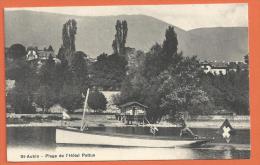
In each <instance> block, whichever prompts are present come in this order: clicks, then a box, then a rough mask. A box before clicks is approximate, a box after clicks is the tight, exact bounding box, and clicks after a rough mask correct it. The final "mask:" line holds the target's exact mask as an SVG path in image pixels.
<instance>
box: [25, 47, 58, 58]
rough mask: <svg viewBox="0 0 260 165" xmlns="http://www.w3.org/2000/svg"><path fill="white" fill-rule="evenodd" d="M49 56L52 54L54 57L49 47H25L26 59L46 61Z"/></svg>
mask: <svg viewBox="0 0 260 165" xmlns="http://www.w3.org/2000/svg"><path fill="white" fill-rule="evenodd" d="M50 56H52V57H53V58H54V57H56V56H55V54H54V51H53V49H52V48H51V49H46V48H44V49H43V50H39V49H38V48H37V47H28V48H27V55H26V60H27V61H34V60H40V61H46V60H47V59H48V58H49V57H50Z"/></svg>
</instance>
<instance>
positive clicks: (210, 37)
mask: <svg viewBox="0 0 260 165" xmlns="http://www.w3.org/2000/svg"><path fill="white" fill-rule="evenodd" d="M72 18H74V19H75V20H76V21H77V27H78V31H77V35H76V49H77V50H82V51H84V52H86V54H88V55H89V56H91V57H96V56H98V55H99V54H101V53H102V52H106V53H111V52H112V47H111V45H112V40H113V39H114V34H115V28H114V26H115V23H116V20H117V19H125V20H127V23H128V38H127V43H126V46H129V47H134V48H136V49H142V50H144V51H147V50H149V48H150V47H151V46H152V45H153V44H154V43H156V42H158V43H162V41H163V39H164V33H165V29H166V28H167V26H169V24H167V23H165V22H163V21H161V20H158V19H155V18H153V17H150V16H145V15H119V16H97V17H89V16H70V15H61V14H52V13H42V12H33V11H5V44H6V45H5V46H6V47H8V46H10V45H12V44H14V43H21V44H23V45H25V46H32V45H34V46H38V47H40V48H43V47H44V46H46V47H47V46H48V45H52V46H53V48H54V49H55V51H56V52H57V51H58V49H59V47H60V46H61V44H62V39H61V31H62V26H63V24H64V23H65V22H66V21H67V20H68V19H72ZM175 30H176V33H177V35H178V40H179V50H182V51H183V52H184V55H189V56H190V55H198V57H199V58H200V59H203V60H204V59H209V60H233V61H237V60H239V61H240V60H243V56H244V55H245V54H247V53H248V45H247V43H248V34H247V28H246V27H239V28H238V27H232V28H201V29H194V30H191V31H185V30H182V29H181V28H178V27H176V29H175Z"/></svg>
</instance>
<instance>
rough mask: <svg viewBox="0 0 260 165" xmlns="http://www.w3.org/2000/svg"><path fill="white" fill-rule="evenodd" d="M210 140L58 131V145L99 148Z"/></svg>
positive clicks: (158, 145) (159, 146) (179, 143)
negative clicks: (93, 146)
mask: <svg viewBox="0 0 260 165" xmlns="http://www.w3.org/2000/svg"><path fill="white" fill-rule="evenodd" d="M207 142H208V140H195V139H189V140H185V139H183V140H176V139H174V140H172V139H156V138H151V139H149V138H140V137H135V136H132V137H124V136H116V135H113V136H111V135H106V134H95V133H88V132H80V131H78V130H70V129H59V128H57V129H56V143H57V144H75V145H76V144H77V145H97V146H124V147H153V148H165V147H167V148H169V147H178V146H196V144H198V145H201V144H204V143H207Z"/></svg>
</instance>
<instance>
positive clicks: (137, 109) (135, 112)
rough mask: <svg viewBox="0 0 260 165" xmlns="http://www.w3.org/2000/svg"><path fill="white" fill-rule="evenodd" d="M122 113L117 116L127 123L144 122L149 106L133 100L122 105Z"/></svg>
mask: <svg viewBox="0 0 260 165" xmlns="http://www.w3.org/2000/svg"><path fill="white" fill-rule="evenodd" d="M119 107H120V114H118V115H116V118H117V119H118V120H120V121H122V122H124V123H126V124H133V122H134V123H135V124H144V122H145V118H146V110H147V109H148V107H147V106H146V105H143V104H141V103H139V102H136V101H133V102H128V103H125V104H123V105H120V106H119Z"/></svg>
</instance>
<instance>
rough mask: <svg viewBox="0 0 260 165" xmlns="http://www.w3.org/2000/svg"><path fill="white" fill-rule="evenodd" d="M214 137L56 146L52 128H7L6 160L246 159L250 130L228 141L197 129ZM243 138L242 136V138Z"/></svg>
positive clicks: (166, 131) (164, 133)
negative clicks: (180, 142) (201, 141)
mask: <svg viewBox="0 0 260 165" xmlns="http://www.w3.org/2000/svg"><path fill="white" fill-rule="evenodd" d="M91 129H94V130H99V131H106V132H112V133H113V132H117V133H130V134H137V135H143V134H147V133H149V129H147V128H134V127H131V128H127V129H126V128H91ZM194 131H196V132H199V133H200V135H201V134H202V135H203V133H204V134H207V135H211V136H215V137H216V140H215V142H214V143H211V144H208V145H205V146H203V147H200V148H180V147H179V148H135V147H131V148H129V147H101V146H81V145H80V146H68V145H56V143H55V128H33V127H32V128H8V129H7V142H8V150H7V153H8V160H12V161H27V160H24V159H21V157H20V156H21V154H29V155H30V154H32V153H33V154H38V155H40V157H39V158H35V159H34V158H31V159H28V160H29V161H39V159H40V160H43V161H54V160H55V161H64V160H71V161H93V160H175V159H248V158H250V145H249V139H250V138H249V130H247V131H246V130H241V131H237V137H233V138H232V140H233V141H231V142H232V143H231V144H226V143H224V142H223V139H222V138H221V137H217V136H216V130H214V129H196V130H194ZM159 133H160V135H161V136H172V135H174V134H176V133H178V129H176V128H162V129H160V132H159ZM241 137H243V138H241ZM46 154H47V155H55V154H85V155H87V154H94V155H95V156H94V157H82V156H80V157H56V158H53V157H46V156H45V155H46Z"/></svg>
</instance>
